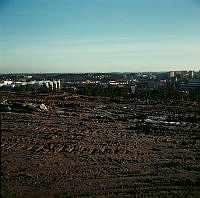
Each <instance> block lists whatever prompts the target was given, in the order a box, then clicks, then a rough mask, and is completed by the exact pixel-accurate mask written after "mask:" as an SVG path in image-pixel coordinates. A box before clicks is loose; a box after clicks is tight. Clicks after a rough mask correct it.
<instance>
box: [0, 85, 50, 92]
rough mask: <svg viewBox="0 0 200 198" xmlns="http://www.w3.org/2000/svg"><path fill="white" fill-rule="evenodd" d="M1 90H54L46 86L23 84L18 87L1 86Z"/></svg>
mask: <svg viewBox="0 0 200 198" xmlns="http://www.w3.org/2000/svg"><path fill="white" fill-rule="evenodd" d="M0 91H14V92H32V93H49V92H52V91H53V90H51V89H48V88H46V87H36V86H31V85H23V86H16V87H6V86H2V87H0Z"/></svg>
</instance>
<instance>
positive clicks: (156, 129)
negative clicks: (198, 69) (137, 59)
mask: <svg viewBox="0 0 200 198" xmlns="http://www.w3.org/2000/svg"><path fill="white" fill-rule="evenodd" d="M1 103H2V104H3V103H4V105H7V106H10V107H11V110H9V111H8V112H3V113H2V130H1V191H2V192H1V193H2V197H3V198H7V197H8V198H9V197H16V198H23V197H27V198H32V197H34V198H35V197H38V198H40V197H44V198H45V197H48V198H50V197H200V106H199V104H198V103H195V102H189V101H185V102H183V101H182V102H181V101H168V102H167V103H166V102H163V101H149V100H145V101H142V100H136V99H134V100H123V99H118V100H111V99H109V98H93V97H80V96H68V95H59V94H58V95H51V96H46V95H45V96H32V95H23V96H22V95H16V94H14V93H13V94H12V93H10V94H5V93H4V94H1ZM36 103H37V104H45V106H46V107H47V109H44V110H38V109H37V111H34V108H35V106H36V105H35V106H34V105H33V104H36ZM16 104H18V105H16ZM19 104H21V106H20V105H19ZM22 104H26V105H27V104H28V105H29V106H30V104H31V105H32V107H34V108H32V110H30V108H29V109H28V110H27V109H23V107H24V108H25V107H26V106H25V105H22ZM19 106H20V108H19Z"/></svg>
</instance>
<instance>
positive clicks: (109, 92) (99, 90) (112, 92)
mask: <svg viewBox="0 0 200 198" xmlns="http://www.w3.org/2000/svg"><path fill="white" fill-rule="evenodd" d="M78 94H80V95H87V96H102V97H126V96H128V89H127V88H124V87H114V86H109V87H97V86H96V87H83V88H80V89H79V90H78Z"/></svg>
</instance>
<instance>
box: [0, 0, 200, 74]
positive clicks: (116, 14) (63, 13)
mask: <svg viewBox="0 0 200 198" xmlns="http://www.w3.org/2000/svg"><path fill="white" fill-rule="evenodd" d="M190 69H193V70H199V69H200V0H0V73H8V72H27V73H28V72H115V71H121V72H139V71H167V70H190Z"/></svg>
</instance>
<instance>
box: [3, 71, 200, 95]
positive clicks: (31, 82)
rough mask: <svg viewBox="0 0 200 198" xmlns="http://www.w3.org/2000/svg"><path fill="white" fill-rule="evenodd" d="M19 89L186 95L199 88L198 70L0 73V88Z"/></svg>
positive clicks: (199, 74)
mask: <svg viewBox="0 0 200 198" xmlns="http://www.w3.org/2000/svg"><path fill="white" fill-rule="evenodd" d="M20 86H35V87H46V88H49V89H51V90H60V89H71V90H78V89H80V88H83V87H95V86H100V87H109V86H114V87H119V88H127V89H128V90H129V93H131V94H134V93H135V91H136V90H140V91H149V92H151V91H154V90H158V89H162V88H175V89H178V90H185V91H186V92H187V91H190V90H194V89H198V88H200V71H193V70H190V71H169V72H143V73H117V72H116V73H80V74H75V73H68V74H59V73H58V74H57V73H50V74H0V87H10V88H14V87H20Z"/></svg>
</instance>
